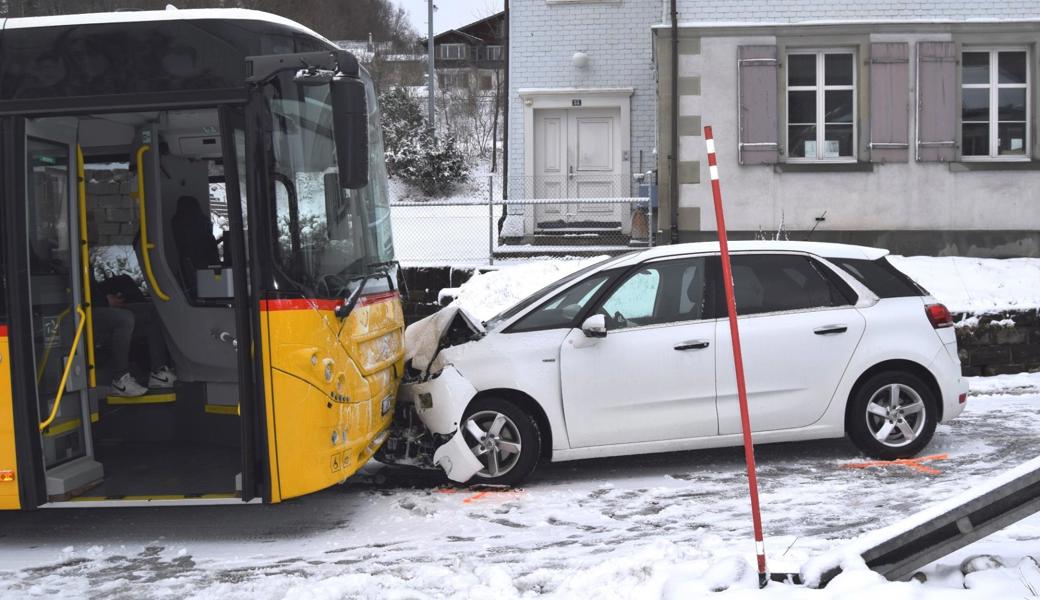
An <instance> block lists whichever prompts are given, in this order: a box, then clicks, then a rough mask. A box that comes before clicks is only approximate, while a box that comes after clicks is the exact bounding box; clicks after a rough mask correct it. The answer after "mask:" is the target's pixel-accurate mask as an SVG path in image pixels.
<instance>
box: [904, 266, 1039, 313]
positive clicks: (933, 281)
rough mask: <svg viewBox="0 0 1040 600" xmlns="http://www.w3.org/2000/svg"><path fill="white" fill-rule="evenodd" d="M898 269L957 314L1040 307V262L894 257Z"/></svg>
mask: <svg viewBox="0 0 1040 600" xmlns="http://www.w3.org/2000/svg"><path fill="white" fill-rule="evenodd" d="M889 260H890V261H891V262H892V264H893V265H895V267H896V268H897V269H899V270H901V271H903V272H904V273H906V274H907V275H909V276H910V277H911V278H912V279H913V280H914V281H916V282H917V283H919V284H921V285H922V286H924V288H925V289H926V290H928V291H929V292H931V293H932V295H933V296H935V297H936V298H938V299H939V300H940V301H942V302H943V303H944V304H946V307H947V308H949V309H950V310H951V311H953V312H955V313H968V314H985V313H993V312H1000V311H1005V310H1021V309H1033V308H1040V259H1037V258H1008V259H998V258H967V257H961V256H938V257H936V256H892V257H890V258H889Z"/></svg>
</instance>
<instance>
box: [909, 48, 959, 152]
mask: <svg viewBox="0 0 1040 600" xmlns="http://www.w3.org/2000/svg"><path fill="white" fill-rule="evenodd" d="M956 140H957V47H956V45H955V44H954V43H953V42H919V43H918V44H917V160H919V161H923V162H935V161H943V162H948V161H953V160H956V158H957V141H956Z"/></svg>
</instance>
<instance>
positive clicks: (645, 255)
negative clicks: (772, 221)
mask: <svg viewBox="0 0 1040 600" xmlns="http://www.w3.org/2000/svg"><path fill="white" fill-rule="evenodd" d="M729 249H730V252H764V251H770V250H772V251H781V252H807V253H809V254H815V255H816V256H821V257H823V258H852V259H856V258H860V259H867V260H875V259H878V258H881V257H882V256H885V255H887V254H888V250H885V249H883V248H871V247H869V246H855V245H853V244H834V243H830V242H790V241H774V240H754V241H737V242H730V243H729ZM718 251H719V243H718V242H694V243H690V244H672V245H668V246H657V247H655V248H650V249H648V250H644V251H643V252H634V253H632V254H630V255H625V258H626V260H623V261H620V262H619V263H615V264H632V263H636V262H640V261H644V260H647V259H652V258H664V257H668V256H678V255H681V254H696V253H701V252H718Z"/></svg>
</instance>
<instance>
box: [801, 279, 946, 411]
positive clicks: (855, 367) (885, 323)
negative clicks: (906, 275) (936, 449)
mask: <svg viewBox="0 0 1040 600" xmlns="http://www.w3.org/2000/svg"><path fill="white" fill-rule="evenodd" d="M897 303H898V304H909V305H911V306H910V307H904V306H894V307H893V306H892V305H893V304H897ZM886 304H887V306H886ZM889 307H891V308H889ZM879 309H881V310H879ZM860 310H861V312H863V313H864V316H865V317H866V321H867V326H866V331H865V332H864V334H863V339H862V340H861V341H860V343H859V346H858V347H857V348H856V352H855V353H854V354H853V357H852V360H851V361H850V362H849V365H848V367H846V369H845V375H844V376H843V377H842V380H841V383H840V384H839V385H838V388H837V389H836V390H835V392H834V396H833V397H832V399H831V403H830V406H829V407H828V409H827V412H826V413H825V414H824V416H823V417H822V418H821V419H820V421H818V422H817V423H818V424H825V425H828V426H830V427H834V428H840V429H841V430H844V428H845V407H846V405H847V404H848V401H849V396H850V395H851V394H852V389H853V386H855V385H856V382H857V381H858V380H859V378H860V377H861V376H862V375H863V374H864V373H866V372H867V371H868V370H869V369H871V368H872V367H874V366H875V365H878V364H880V363H883V362H888V361H893V360H902V361H907V362H912V363H915V364H917V365H920V366H921V367H922V368H924V369H927V370H928V371H929V372H930V373H931V374H932V376H933V377H935V378H936V380H937V381H938V382H939V387H940V389H942V390H945V389H946V388H947V386H946V385H944V382H943V381H942V380H941V374H940V373H936V371H935V369H934V361H935V357H936V354H937V352H939V351H942V352H945V349H944V348H943V347H942V343H941V340H940V339H939V338H938V337H937V336H936V335H935V334H934V332H933V331H932V327H931V324H930V323H929V322H928V320H927V318H926V317H925V314H924V307H923V304H922V303H921V299H920V298H891V299H888V300H883V301H881V302H879V303H878V304H877V305H876V306H875V307H871V308H867V309H860ZM882 311H883V312H882ZM918 311H920V316H918V314H917V313H918ZM940 401H941V399H940Z"/></svg>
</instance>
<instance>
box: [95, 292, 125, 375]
mask: <svg viewBox="0 0 1040 600" xmlns="http://www.w3.org/2000/svg"><path fill="white" fill-rule="evenodd" d="M93 312H94V329H96V330H98V331H102V332H108V335H109V336H110V338H111V342H110V345H111V347H112V378H113V379H118V378H119V377H121V376H122V375H123V374H125V373H127V372H129V370H130V368H129V361H130V338H131V337H132V336H133V334H134V315H133V313H131V312H130V311H126V310H123V309H121V308H110V307H108V306H97V307H94V311H93Z"/></svg>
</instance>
